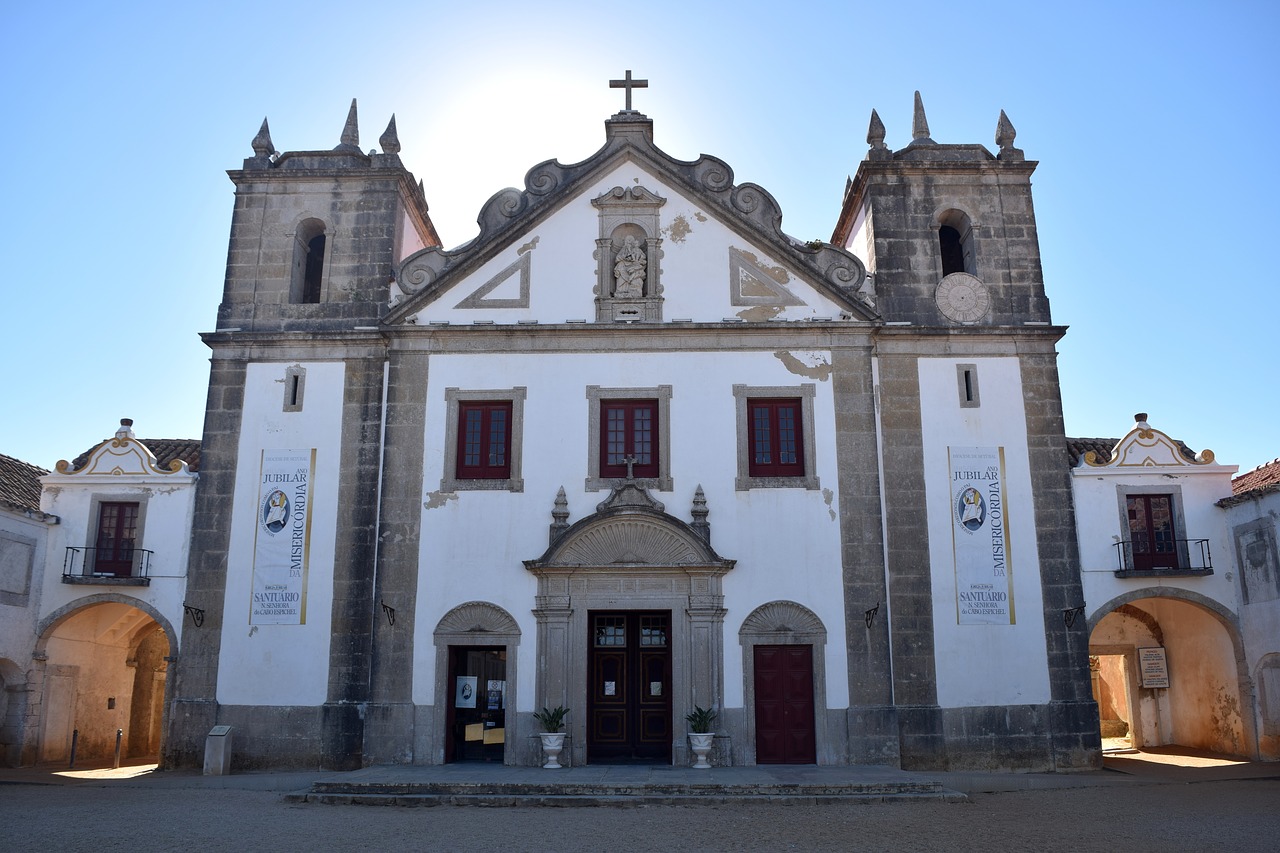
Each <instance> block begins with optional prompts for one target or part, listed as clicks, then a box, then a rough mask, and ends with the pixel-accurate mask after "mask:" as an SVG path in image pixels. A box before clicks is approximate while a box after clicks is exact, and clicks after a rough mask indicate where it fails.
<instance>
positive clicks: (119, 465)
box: [56, 418, 190, 477]
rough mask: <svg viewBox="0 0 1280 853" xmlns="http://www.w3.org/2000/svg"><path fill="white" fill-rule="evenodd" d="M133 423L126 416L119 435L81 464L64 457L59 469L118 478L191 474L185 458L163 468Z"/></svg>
mask: <svg viewBox="0 0 1280 853" xmlns="http://www.w3.org/2000/svg"><path fill="white" fill-rule="evenodd" d="M132 426H133V421H131V420H129V419H128V418H124V419H122V420H121V421H120V429H118V430H117V431H116V435H115V438H109V439H107V440H106V441H103V442H101V443H100V444H98V445H97V446H96V447H94V448H93V449H92V450H90V451H89V452H88V454H87V458H85V459H84V461H83V463H82V464H81V465H80V467H78V468H77V467H75V464H74V463H73V462H68V461H67V460H65V459H62V460H59V462H58V464H57V466H56V468H57V472H58V473H59V474H107V475H110V476H114V477H123V476H150V475H155V474H189V473H190V471H189V468H188V466H187V463H186V462H184V461H182V460H181V459H173V460H171V461H170V462H169V464H168V466H167V467H166V468H162V467H160V465H159V464H158V462H157V461H156V457H155V454H154V453H152V452H151V449H150V448H149V447H147V446H146V445H145V444H143V443H142V442H141V441H138V439H137V438H135V437H134V434H133V429H132Z"/></svg>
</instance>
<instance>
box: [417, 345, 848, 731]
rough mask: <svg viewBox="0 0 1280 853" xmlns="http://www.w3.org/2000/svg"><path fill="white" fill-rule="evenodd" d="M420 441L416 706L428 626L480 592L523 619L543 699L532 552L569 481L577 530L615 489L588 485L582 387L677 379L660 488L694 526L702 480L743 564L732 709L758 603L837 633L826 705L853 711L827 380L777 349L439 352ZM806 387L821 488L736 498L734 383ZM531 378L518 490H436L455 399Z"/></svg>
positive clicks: (720, 535) (729, 655)
mask: <svg viewBox="0 0 1280 853" xmlns="http://www.w3.org/2000/svg"><path fill="white" fill-rule="evenodd" d="M794 355H795V357H796V358H797V359H798V360H800V361H802V362H803V363H805V364H811V365H812V364H818V365H821V364H824V363H825V364H829V363H830V356H829V354H828V353H824V352H819V353H810V352H797V353H795V354H794ZM429 374H430V388H429V390H428V394H427V399H428V403H427V414H426V422H427V424H428V427H427V433H426V435H425V436H424V441H425V447H426V456H425V461H424V477H423V479H424V496H423V501H424V503H425V504H426V505H427V507H426V508H425V509H424V511H423V515H422V537H421V542H422V547H421V564H420V565H421V569H420V571H421V575H420V582H419V593H418V599H417V612H416V617H415V621H416V624H417V625H418V634H417V636H418V637H419V640H418V642H417V644H416V648H415V656H414V669H413V683H414V690H413V695H414V701H415V702H418V703H420V704H431V703H432V702H434V701H435V697H433V695H432V691H433V685H434V683H435V649H434V647H433V646H432V644H431V642H430V636H431V632H432V631H433V630H434V628H435V626H436V625H437V623H438V622H439V620H440V618H441V616H443V615H444V614H445V613H446V612H448V611H449V610H450V609H451V608H453V607H456V606H457V605H459V604H461V603H463V602H466V601H472V600H485V601H490V602H492V603H494V604H496V605H498V606H500V607H502V608H504V609H505V610H506V611H507V612H508V613H510V614H511V615H512V617H514V618H515V619H516V621H517V622H518V623H519V625H520V630H521V634H522V638H521V643H520V647H519V652H518V653H519V655H520V663H519V668H518V669H519V676H518V677H519V683H518V685H517V688H518V695H519V700H518V701H519V702H520V706H521V707H520V708H519V710H529V709H531V708H532V707H533V701H534V684H535V678H536V674H537V666H536V660H535V657H534V655H535V652H536V648H535V646H536V621H535V619H534V616H533V614H532V612H531V611H532V609H533V607H534V594H535V591H536V586H537V585H536V581H535V578H534V577H533V576H532V575H531V574H530V573H529V572H528V571H527V570H525V568H524V566H523V565H522V561H523V560H527V559H533V558H536V557H539V556H541V554H542V553H543V552H544V551H545V550H546V548H547V531H548V525H549V524H550V523H551V510H552V504H553V501H554V500H555V496H556V491H557V490H558V489H559V488H560V487H561V486H563V487H564V489H565V492H566V494H567V496H568V501H569V512H570V517H569V523H570V524H572V523H574V522H576V521H578V520H579V519H581V518H583V517H584V516H587V515H589V514H591V513H593V512H594V511H595V507H596V504H598V503H599V502H601V501H602V500H604V499H605V498H606V497H607V496H608V491H607V490H605V491H590V492H589V491H587V490H586V487H585V480H586V478H587V476H588V470H587V467H588V466H587V454H588V438H587V436H588V414H589V404H588V400H587V397H586V391H585V389H586V386H588V385H599V386H602V387H608V388H625V387H635V388H652V387H655V386H658V385H671V386H672V397H671V429H670V434H671V474H672V477H673V479H674V488H673V491H671V492H653V495H654V497H656V498H657V499H658V500H660V501H662V502H663V503H664V504H665V506H666V511H667V512H668V513H669V514H671V515H673V516H675V517H677V518H680V519H683V520H685V521H690V520H691V516H690V508H691V505H692V500H693V495H694V491H695V489H696V488H697V487H698V485H699V484H701V486H702V487H703V490H704V491H705V493H706V498H707V502H708V507H709V509H710V513H711V514H710V517H709V521H710V523H711V543H712V546H713V547H714V548H715V549H716V551H717V552H718V553H719V554H720V555H721V556H723V557H726V558H729V559H735V560H737V561H738V562H737V566H736V567H735V568H734V569H733V570H732V571H731V572H729V573H728V574H727V575H726V576H725V578H724V593H725V607H726V608H727V610H728V613H727V615H726V617H725V622H724V649H725V704H726V706H727V707H739V706H741V705H742V702H743V684H742V681H743V673H742V654H741V647H740V645H739V643H738V636H737V634H738V629H739V628H740V627H741V624H742V621H743V619H745V618H746V616H747V615H748V614H749V613H750V612H751V611H752V610H754V609H755V608H756V607H758V606H759V605H761V604H764V603H766V602H769V601H773V600H776V599H786V600H791V601H796V602H798V603H800V604H802V605H804V606H805V607H808V608H809V609H811V610H812V611H814V612H815V613H816V614H817V615H818V617H819V618H820V619H821V620H822V622H823V624H824V625H825V626H826V630H827V635H828V642H827V646H826V668H827V686H828V693H827V702H828V705H829V706H831V707H844V706H846V705H847V704H848V695H847V678H846V677H845V672H846V661H845V658H846V653H845V646H844V642H843V639H842V638H843V636H844V604H843V600H844V598H843V590H842V583H841V562H840V536H839V524H838V521H837V518H838V495H837V493H836V460H835V455H834V451H833V450H832V448H833V447H834V440H835V439H834V432H833V430H834V410H833V403H832V394H831V383H830V380H829V379H823V380H815V379H812V378H809V377H805V376H798V375H796V374H795V373H792V372H791V371H790V370H789V369H788V368H787V367H786V366H785V365H784V363H783V361H782V359H780V358H779V357H777V356H775V355H774V354H773V353H772V352H767V353H766V352H705V353H698V352H694V353H675V354H645V355H636V354H611V353H600V354H593V355H562V354H548V355H531V354H527V353H521V354H513V355H506V354H477V355H449V356H435V357H433V358H432V360H431V367H430V371H429ZM735 383H736V384H749V385H752V386H761V385H777V386H792V387H796V388H797V395H798V394H799V391H798V389H799V387H800V385H801V384H802V383H813V384H815V386H816V388H815V399H814V420H815V428H816V440H815V444H816V447H812V448H806V451H807V452H811V453H815V454H816V456H815V461H816V472H817V475H818V477H819V478H820V482H821V486H822V488H821V489H820V490H816V491H815V490H807V489H800V488H793V489H760V490H752V491H742V492H739V491H735V477H736V473H737V454H738V452H739V446H738V441H737V437H736V429H737V427H736V411H735V402H734V396H733V385H734V384H735ZM515 386H524V387H526V388H527V389H528V391H527V397H526V400H525V404H524V445H523V451H524V452H523V477H524V491H523V492H522V493H510V492H492V491H458V492H456V493H447V494H442V493H439V492H438V489H439V486H440V479H441V475H442V473H443V464H444V453H443V444H444V429H445V414H444V413H445V392H444V389H445V388H448V387H457V388H461V389H473V390H485V389H504V388H508V389H509V388H512V387H515Z"/></svg>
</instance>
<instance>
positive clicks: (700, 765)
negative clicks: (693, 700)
mask: <svg viewBox="0 0 1280 853" xmlns="http://www.w3.org/2000/svg"><path fill="white" fill-rule="evenodd" d="M684 720H685V722H686V723H688V724H689V746H690V748H692V749H693V754H694V755H695V756H697V758H698V760H697V761H695V762H694V763H693V767H694V769H695V770H709V769H710V768H711V762H710V761H707V753H709V752H711V743H712V741H713V740H714V739H715V736H716V735H715V732H713V731H712V730H711V727H712V726H713V725H715V722H716V712H715V709H714V708H700V707H698V706H697V705H694V706H693V710H692V711H690V712H689V713H687V714H685V715H684Z"/></svg>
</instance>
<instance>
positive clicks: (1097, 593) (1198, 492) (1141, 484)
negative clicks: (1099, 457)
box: [1071, 465, 1240, 613]
mask: <svg viewBox="0 0 1280 853" xmlns="http://www.w3.org/2000/svg"><path fill="white" fill-rule="evenodd" d="M1235 470H1236V469H1235V467H1234V466H1221V465H1211V466H1205V467H1199V466H1197V467H1186V466H1177V467H1166V466H1152V467H1132V468H1090V467H1089V466H1088V465H1081V466H1080V467H1077V468H1075V469H1073V470H1072V472H1071V473H1072V493H1073V497H1074V499H1075V509H1076V536H1077V539H1078V540H1079V543H1080V574H1081V580H1082V584H1083V587H1084V595H1085V604H1086V606H1087V609H1088V611H1089V612H1090V613H1092V612H1093V611H1094V610H1096V609H1097V608H1099V607H1102V606H1104V605H1105V604H1106V603H1107V602H1108V601H1111V600H1112V599H1114V598H1116V597H1117V596H1120V595H1123V594H1125V593H1127V592H1131V591H1133V590H1136V589H1142V588H1145V587H1149V586H1162V587H1174V588H1178V589H1185V590H1189V591H1191V592H1195V593H1198V594H1200V595H1203V596H1205V597H1207V598H1211V599H1213V600H1214V601H1216V602H1218V603H1219V604H1221V605H1223V606H1224V607H1226V608H1227V609H1229V610H1232V611H1237V610H1238V609H1239V606H1240V601H1239V589H1238V585H1237V582H1236V580H1235V577H1234V574H1233V570H1234V562H1235V561H1234V559H1233V553H1232V543H1231V537H1230V535H1229V530H1228V526H1227V520H1226V517H1225V515H1224V513H1223V512H1222V510H1221V509H1219V508H1218V507H1217V506H1215V502H1216V501H1218V500H1219V499H1220V498H1223V497H1226V496H1228V495H1230V494H1231V475H1232V473H1233V472H1234V471H1235ZM1156 492H1158V493H1168V494H1171V495H1173V496H1174V515H1175V517H1176V518H1177V519H1178V521H1176V522H1175V530H1177V534H1176V535H1177V538H1179V539H1207V540H1208V546H1209V552H1208V553H1209V555H1210V556H1211V557H1212V562H1213V568H1214V573H1213V574H1212V575H1208V576H1205V577H1177V576H1172V577H1159V578H1146V577H1138V578H1118V577H1116V576H1115V572H1116V570H1117V569H1118V568H1120V564H1119V562H1118V560H1117V556H1116V551H1117V548H1116V543H1118V542H1122V541H1126V540H1128V539H1130V534H1129V524H1128V520H1127V519H1128V515H1127V510H1126V503H1125V497H1126V495H1128V494H1131V493H1135V494H1136V493H1143V494H1147V493H1156ZM1189 556H1190V557H1191V559H1192V561H1193V562H1195V564H1196V565H1198V561H1199V559H1200V550H1199V548H1198V547H1192V548H1191V549H1190V555H1189Z"/></svg>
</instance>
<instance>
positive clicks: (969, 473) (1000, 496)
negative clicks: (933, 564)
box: [947, 447, 1016, 625]
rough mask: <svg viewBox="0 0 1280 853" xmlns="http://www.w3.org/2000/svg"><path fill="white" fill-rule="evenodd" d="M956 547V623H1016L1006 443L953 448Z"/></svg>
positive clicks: (949, 454) (949, 455) (953, 541)
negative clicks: (1010, 561)
mask: <svg viewBox="0 0 1280 853" xmlns="http://www.w3.org/2000/svg"><path fill="white" fill-rule="evenodd" d="M947 461H948V463H949V466H950V473H951V476H950V480H951V549H952V553H953V555H954V559H955V566H956V621H957V623H958V624H960V625H1012V624H1014V622H1015V621H1016V620H1015V619H1014V611H1013V575H1012V571H1013V570H1012V567H1011V566H1010V564H1009V528H1008V517H1007V515H1006V511H1005V506H1006V505H1005V500H1004V448H1003V447H950V448H948V449H947Z"/></svg>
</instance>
